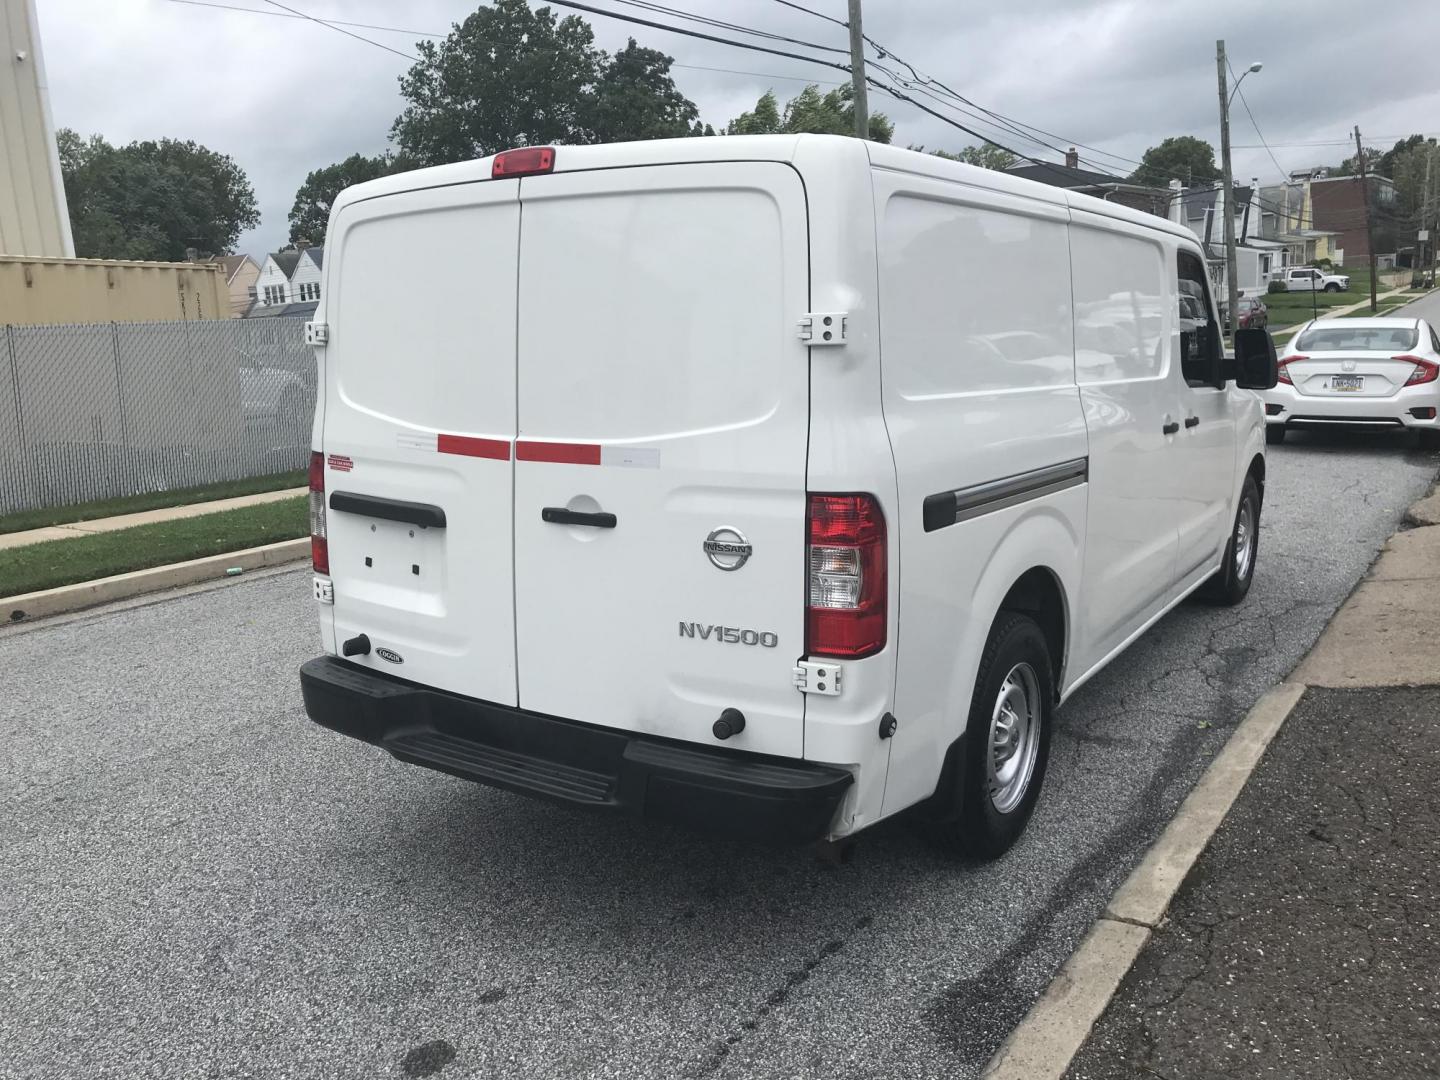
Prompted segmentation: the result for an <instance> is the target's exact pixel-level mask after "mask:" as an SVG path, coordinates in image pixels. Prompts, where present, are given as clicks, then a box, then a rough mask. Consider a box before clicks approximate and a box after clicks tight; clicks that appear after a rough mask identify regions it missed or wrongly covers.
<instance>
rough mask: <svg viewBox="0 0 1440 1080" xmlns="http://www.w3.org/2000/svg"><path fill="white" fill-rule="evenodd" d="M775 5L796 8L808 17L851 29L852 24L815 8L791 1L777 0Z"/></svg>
mask: <svg viewBox="0 0 1440 1080" xmlns="http://www.w3.org/2000/svg"><path fill="white" fill-rule="evenodd" d="M775 3H777V4H780V5H782V6H784V7H788V8H794V9H795V10H796V11H803V12H805V14H806V15H814V16H815V17H816V18H817V19H824V20H825V21H826V22H832V23H834V24H835V25H836V26H843V27H845V28H846V29H847V30H848V29H849V28H850V24H849V23H848V22H846V21H845V20H844V19H837V18H835V17H834V16H832V15H826V14H825V13H824V12H823V11H816V10H814V9H813V8H808V7H805V6H804V5H802V4H792V3H791V2H790V0H775Z"/></svg>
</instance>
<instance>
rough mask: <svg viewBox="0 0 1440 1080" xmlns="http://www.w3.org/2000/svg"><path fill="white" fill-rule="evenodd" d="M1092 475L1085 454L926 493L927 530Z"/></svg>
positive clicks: (1074, 483) (1073, 484)
mask: <svg viewBox="0 0 1440 1080" xmlns="http://www.w3.org/2000/svg"><path fill="white" fill-rule="evenodd" d="M1089 478H1090V459H1089V458H1088V457H1083V458H1075V459H1073V460H1071V461H1062V462H1060V463H1059V464H1058V465H1047V466H1045V467H1044V468H1043V469H1032V470H1030V471H1029V472H1023V473H1017V474H1016V475H1014V476H1006V477H1003V478H1001V479H999V480H987V481H986V482H985V483H983V484H974V485H972V486H970V487H963V488H957V489H955V490H954V491H941V492H938V493H937V494H934V495H926V496H925V508H924V509H925V531H926V532H934V531H935V530H936V529H943V528H945V527H946V526H947V525H954V524H956V523H957V522H961V521H968V520H969V519H970V518H974V517H980V516H981V515H982V514H993V513H994V512H995V511H996V510H1003V509H1005V508H1006V507H1007V506H1015V505H1017V504H1019V503H1022V502H1028V501H1030V500H1031V499H1038V498H1040V497H1041V496H1044V495H1053V494H1054V493H1055V492H1057V491H1064V490H1065V489H1066V488H1072V487H1076V486H1078V485H1080V484H1083V483H1085V482H1086V481H1087V480H1089Z"/></svg>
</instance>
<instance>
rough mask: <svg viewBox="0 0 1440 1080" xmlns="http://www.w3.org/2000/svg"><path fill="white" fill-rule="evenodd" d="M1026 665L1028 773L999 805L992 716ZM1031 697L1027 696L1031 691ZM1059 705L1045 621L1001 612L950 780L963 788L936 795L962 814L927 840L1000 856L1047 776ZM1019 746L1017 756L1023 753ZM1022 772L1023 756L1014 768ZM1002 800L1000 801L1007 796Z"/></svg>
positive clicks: (934, 827)
mask: <svg viewBox="0 0 1440 1080" xmlns="http://www.w3.org/2000/svg"><path fill="white" fill-rule="evenodd" d="M1022 668H1025V669H1028V671H1029V673H1030V674H1031V675H1033V677H1034V680H1033V686H1031V687H1030V689H1033V691H1034V693H1035V698H1034V702H1033V708H1032V709H1030V710H1028V711H1029V712H1030V713H1031V715H1032V717H1033V719H1032V721H1031V722H1032V724H1035V725H1038V730H1036V731H1035V732H1034V746H1033V758H1032V761H1031V764H1030V766H1029V775H1028V778H1026V779H1025V780H1024V781H1023V783H1020V784H1019V786H1018V787H1016V788H1014V789H1013V790H1012V792H1011V795H1012V797H1013V795H1014V794H1018V796H1019V797H1018V800H1017V801H1014V802H1010V803H1008V804H1007V805H1006V806H1005V807H1004V809H1001V808H1000V807H999V806H998V805H997V802H996V799H995V798H993V797H992V794H991V785H990V778H989V775H988V774H989V769H988V765H989V761H990V753H991V738H992V731H991V727H992V720H993V716H994V714H995V713H996V712H997V706H998V702H999V699H1000V696H1001V690H1002V687H1003V686H1004V685H1005V683H1006V680H1007V679H1009V678H1011V677H1012V675H1013V676H1015V677H1016V679H1017V683H1024V682H1025V677H1024V673H1023V672H1022V670H1021V669H1022ZM1027 698H1028V694H1027ZM1054 711H1055V673H1054V671H1053V670H1052V668H1051V663H1050V649H1049V646H1048V645H1047V644H1046V641H1045V635H1044V633H1043V632H1042V631H1041V629H1040V626H1039V624H1038V623H1036V621H1035V620H1034V619H1032V618H1031V617H1030V616H1029V615H1022V614H1020V613H1019V612H1013V611H1002V612H1000V614H999V615H998V616H996V618H995V624H994V625H993V626H991V628H990V637H989V638H988V640H987V641H986V642H985V651H984V653H983V654H982V655H981V657H980V671H979V674H978V675H977V676H976V678H975V693H974V694H973V695H972V697H971V699H970V715H969V718H968V720H967V722H966V728H965V740H964V745H965V754H964V758H963V760H962V761H961V763H960V768H959V769H958V775H956V776H955V777H954V778H953V780H952V784H953V785H958V787H959V790H958V791H956V790H953V789H952V790H950V791H946V792H940V793H938V794H939V795H940V796H941V797H942V798H943V799H944V800H945V801H946V802H948V803H949V804H950V805H951V806H957V805H958V813H953V814H949V815H946V817H945V818H943V819H942V820H938V821H931V822H929V823H928V825H927V832H928V833H929V836H930V839H931V840H932V841H933V842H934V843H936V844H937V845H938V846H939V847H941V848H944V849H945V850H947V851H950V852H953V853H955V854H959V855H962V856H965V857H966V858H970V859H974V860H989V859H994V858H998V857H999V856H1000V855H1003V854H1004V853H1005V852H1006V851H1008V850H1009V849H1010V847H1011V846H1012V845H1013V844H1014V843H1015V841H1016V840H1018V839H1019V838H1020V834H1021V833H1022V832H1024V831H1025V826H1026V824H1027V823H1028V822H1029V821H1030V815H1031V814H1032V813H1033V812H1034V810H1035V803H1036V801H1037V800H1038V799H1039V797H1040V788H1041V787H1042V785H1043V784H1044V780H1045V767H1046V765H1047V764H1048V762H1049V760H1050V731H1051V728H1052V726H1053V714H1054ZM1025 753H1026V751H1025V750H1024V749H1023V748H1022V749H1021V750H1018V751H1017V752H1016V754H1015V756H1016V757H1021V758H1023V756H1024V755H1025ZM1023 771H1024V764H1023V760H1022V761H1021V762H1020V763H1019V764H1018V766H1017V776H1018V773H1020V772H1023ZM1002 801H1003V800H1002Z"/></svg>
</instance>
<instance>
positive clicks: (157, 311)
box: [0, 255, 230, 326]
mask: <svg viewBox="0 0 1440 1080" xmlns="http://www.w3.org/2000/svg"><path fill="white" fill-rule="evenodd" d="M229 316H230V291H229V288H228V286H227V285H226V282H225V275H224V273H222V272H221V269H220V267H219V266H216V265H214V264H205V263H162V262H126V261H121V260H111V259H26V258H18V257H15V256H8V255H0V325H5V324H7V323H9V324H11V325H15V326H33V325H36V324H38V323H95V322H154V321H162V320H164V321H169V320H176V319H225V318H228V317H229Z"/></svg>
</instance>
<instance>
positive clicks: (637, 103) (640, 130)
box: [590, 38, 699, 142]
mask: <svg viewBox="0 0 1440 1080" xmlns="http://www.w3.org/2000/svg"><path fill="white" fill-rule="evenodd" d="M672 62H673V61H672V60H671V58H670V57H668V56H666V55H665V54H664V53H662V52H657V51H656V50H654V49H642V48H641V47H640V46H639V45H636V44H635V39H634V38H631V39H630V41H629V44H627V45H626V46H625V48H623V49H621V50H620V51H619V52H617V53H616V54H615V55H614V56H612V57H611V58H610V60H609V62H608V63H602V64H601V66H600V81H599V83H598V85H597V86H596V92H595V100H594V104H593V106H592V111H591V118H590V129H591V134H592V135H593V136H594V138H595V141H596V142H629V141H631V140H633V139H678V138H684V137H685V136H687V135H689V134H690V125H691V124H692V123H695V122H697V121H696V117H697V116H698V115H699V113H698V111H697V110H696V108H695V103H694V102H693V101H691V100H690V99H689V98H687V97H686V96H685V95H684V94H682V93H680V91H679V90H677V89H675V83H674V81H673V80H672V79H671V78H670V65H671V63H672Z"/></svg>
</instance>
